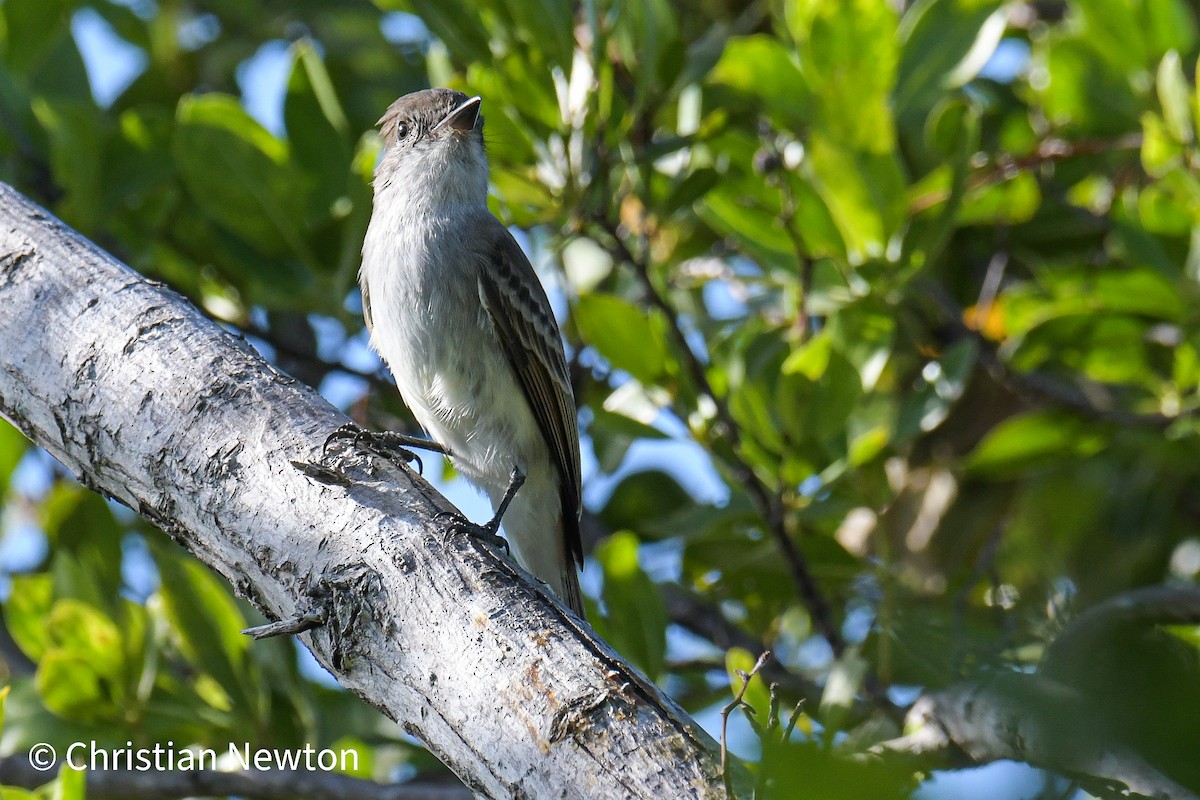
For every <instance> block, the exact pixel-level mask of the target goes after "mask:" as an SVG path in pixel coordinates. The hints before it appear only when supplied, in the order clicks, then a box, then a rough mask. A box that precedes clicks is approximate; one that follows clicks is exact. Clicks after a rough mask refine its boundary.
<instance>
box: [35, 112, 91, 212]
mask: <svg viewBox="0 0 1200 800" xmlns="http://www.w3.org/2000/svg"><path fill="white" fill-rule="evenodd" d="M33 111H34V115H35V116H36V117H37V120H38V122H40V123H41V124H42V126H43V127H44V128H45V129H46V131H47V132H48V133H49V134H50V162H51V167H52V168H53V170H54V174H55V176H56V178H57V180H58V181H59V183H60V184H61V185H62V188H63V189H64V190H65V191H66V196H65V197H64V198H63V200H62V202H61V203H59V205H58V207H57V209H56V210H57V211H58V213H59V215H60V216H62V218H63V220H64V221H66V222H67V223H69V224H71V225H72V226H74V227H76V228H79V229H80V230H81V231H83V232H85V233H87V232H90V231H92V230H93V229H94V228H95V227H96V226H97V225H98V224H99V222H100V221H101V220H102V219H103V218H104V216H105V214H106V213H107V212H108V209H106V208H104V207H103V206H102V204H101V202H100V198H101V194H102V191H103V185H102V184H103V176H104V173H103V165H104V161H103V157H104V147H105V142H106V141H107V139H108V126H107V125H105V124H104V119H103V118H102V117H101V116H100V114H99V113H98V112H97V111H96V107H95V105H94V104H93V103H92V102H91V101H90V99H89V100H88V101H71V102H68V101H59V102H55V103H51V102H48V101H46V100H44V99H40V98H39V99H37V100H35V101H34V103H33Z"/></svg>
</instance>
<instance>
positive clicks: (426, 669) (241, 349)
mask: <svg viewBox="0 0 1200 800" xmlns="http://www.w3.org/2000/svg"><path fill="white" fill-rule="evenodd" d="M0 354H2V355H0V414H3V416H4V417H6V418H7V419H8V420H10V421H11V422H12V423H13V424H15V425H16V426H17V427H18V428H20V429H21V430H22V431H23V432H24V433H25V434H26V435H27V436H28V437H29V438H30V439H32V440H33V441H34V442H36V443H37V444H39V445H41V446H42V447H44V448H46V449H47V450H48V451H50V453H52V454H53V455H54V456H55V457H56V458H57V459H58V460H59V461H61V462H62V463H63V465H64V466H66V467H67V468H68V469H70V470H71V471H72V472H73V473H74V474H75V475H77V476H78V477H79V480H80V481H81V482H83V483H84V484H85V485H87V486H89V487H91V488H93V489H95V490H96V491H99V492H102V493H104V494H105V495H108V496H110V497H113V498H116V499H117V500H119V501H120V502H122V503H125V504H126V505H128V506H130V507H131V508H133V509H135V510H137V511H138V512H139V513H140V514H142V515H143V516H144V517H146V518H147V519H148V520H150V521H151V522H152V523H153V524H154V525H156V526H157V527H159V528H162V529H163V530H164V531H166V532H167V533H169V534H170V535H171V536H172V537H174V538H175V539H176V540H177V541H179V542H180V543H182V544H183V545H184V546H185V547H187V548H188V549H189V550H190V551H191V552H193V553H194V554H195V555H196V556H197V557H198V558H200V559H201V560H202V561H204V562H205V563H207V564H208V565H209V566H211V567H212V568H214V569H215V570H217V571H218V572H220V573H221V574H222V575H223V576H224V577H225V578H226V579H227V580H229V582H230V583H231V584H233V586H234V588H235V589H236V591H237V592H238V593H239V594H240V595H242V596H244V597H247V598H249V599H250V600H251V601H252V602H253V603H254V604H255V605H256V606H258V607H259V608H260V609H261V610H262V611H263V612H264V613H265V614H266V615H267V616H269V617H271V618H275V619H286V618H290V617H296V616H300V615H303V614H309V613H323V614H324V615H325V619H326V620H327V621H326V624H325V625H323V626H321V627H319V628H316V629H315V630H313V631H311V632H308V633H305V634H303V635H302V636H301V639H302V641H304V643H305V644H306V645H307V646H308V647H309V649H310V650H312V652H313V654H314V655H315V656H316V657H317V659H318V660H319V661H320V662H321V663H322V664H324V665H325V667H326V668H327V669H329V670H330V671H331V672H332V673H333V674H334V675H335V676H336V677H337V679H338V680H339V681H340V682H341V684H342V685H343V686H345V687H347V688H348V689H350V690H351V691H353V692H355V693H356V694H357V695H359V696H360V697H362V698H363V699H364V700H366V701H367V702H369V703H370V704H371V705H373V706H375V707H376V708H378V709H380V710H381V711H383V712H384V713H385V714H387V715H388V716H389V717H391V718H393V719H395V720H396V721H398V722H399V723H400V724H401V725H402V726H403V728H404V729H405V730H406V731H408V732H409V733H411V734H412V735H413V736H415V737H417V738H418V739H419V740H421V741H422V742H423V743H424V744H425V745H426V746H427V747H428V748H429V749H430V750H431V751H432V752H433V753H434V754H435V755H437V757H438V758H440V759H441V760H442V761H443V762H445V763H446V764H447V765H448V766H449V767H450V768H451V769H452V770H454V772H455V773H456V774H457V775H458V776H459V777H460V778H461V779H462V780H463V782H464V783H465V784H466V785H467V786H468V787H470V788H471V789H472V790H474V791H475V792H476V793H478V794H479V795H482V796H487V797H495V798H508V797H514V798H515V797H535V798H541V797H546V798H549V797H555V798H558V797H606V798H607V797H646V798H664V797H670V798H682V797H696V798H709V797H721V796H723V794H724V793H723V791H722V789H721V785H720V784H721V781H720V778H719V776H718V774H717V773H718V765H717V761H716V759H715V758H714V750H715V745H714V743H713V742H712V740H711V739H710V738H709V737H708V736H706V735H705V734H704V733H703V732H702V731H701V730H700V729H699V728H698V726H696V725H695V723H693V722H692V721H691V720H690V719H689V718H688V717H687V715H686V714H685V713H684V712H683V711H682V710H681V709H679V708H678V706H676V705H675V704H674V703H673V702H672V701H671V700H670V699H669V698H667V697H665V696H664V695H663V694H662V693H661V692H660V691H659V690H658V689H657V687H655V686H654V685H653V684H651V683H650V682H649V681H647V680H646V679H645V678H643V677H642V676H640V675H639V674H637V673H636V672H635V671H634V670H633V669H632V668H631V667H629V666H628V665H626V664H625V663H624V662H623V661H622V660H621V659H620V657H619V656H618V655H617V654H616V653H615V652H614V651H613V650H612V649H611V648H610V647H609V646H608V645H607V644H605V643H604V642H603V641H601V640H600V639H599V638H597V637H596V635H595V634H594V633H593V632H592V631H591V629H590V628H588V627H587V626H586V625H583V624H581V623H580V622H579V621H578V620H576V619H575V618H574V617H573V616H571V615H570V614H568V613H567V612H566V611H564V610H563V607H562V606H561V605H560V604H559V603H558V602H557V601H555V600H553V599H549V598H548V597H547V594H546V593H545V592H543V591H542V590H540V589H538V588H537V587H535V586H534V585H533V584H532V583H531V582H530V580H529V578H528V577H527V576H526V575H525V574H524V573H523V572H521V571H520V570H519V569H518V568H516V567H515V566H514V565H513V564H512V563H511V562H510V561H509V560H508V559H507V558H505V557H504V556H503V555H500V554H497V553H494V552H492V551H491V550H489V549H488V548H487V547H486V546H484V545H482V544H479V543H478V542H477V541H476V540H474V539H472V538H470V537H467V536H465V535H463V534H459V533H446V532H445V530H446V527H447V522H446V517H445V516H444V513H445V512H447V511H450V510H451V508H450V506H449V505H448V504H447V503H446V501H445V500H444V499H443V498H441V497H440V495H438V494H437V493H436V492H435V491H434V490H433V489H432V488H431V487H429V485H428V484H426V483H425V482H424V481H422V480H421V479H420V478H419V477H417V476H416V475H415V474H413V473H412V472H411V471H409V470H407V469H401V468H398V467H394V466H392V465H390V464H386V463H382V462H379V461H377V460H368V459H363V458H361V457H359V456H357V455H354V454H353V453H350V452H348V451H346V450H345V449H341V450H338V451H337V452H336V458H335V459H334V462H335V463H328V462H324V461H323V460H322V454H321V445H322V443H323V441H324V440H325V437H326V436H327V435H328V434H329V433H330V432H331V431H333V430H334V429H335V428H337V427H338V426H340V425H342V424H344V423H345V422H347V421H348V420H347V419H346V417H344V416H343V415H342V414H341V413H340V412H338V411H337V410H336V409H334V408H333V407H332V406H330V405H329V404H328V403H326V402H325V401H324V400H323V399H322V398H320V397H319V396H318V395H317V394H316V393H315V392H313V391H312V390H310V389H308V388H307V387H305V386H303V385H300V384H298V383H297V382H296V381H295V380H293V379H292V378H290V377H288V376H287V375H284V374H282V373H280V372H279V371H277V370H276V369H274V368H273V367H271V366H270V365H269V364H267V363H266V362H264V361H263V360H262V359H261V358H259V357H258V356H257V355H256V354H255V353H254V352H253V350H252V349H251V348H250V347H249V346H248V345H247V344H246V343H245V342H244V341H243V340H240V339H238V338H237V337H235V336H234V335H232V334H230V333H228V332H227V331H224V330H222V329H221V328H219V327H218V326H216V325H213V324H212V323H211V322H209V321H208V320H206V319H205V318H204V317H203V316H202V315H201V314H200V312H199V311H197V310H196V309H195V308H194V307H193V306H191V305H190V304H189V303H188V302H187V301H185V300H184V299H182V298H181V297H179V296H178V295H176V294H175V293H173V292H171V291H170V290H168V289H166V288H164V287H163V286H161V285H158V284H155V283H153V282H151V281H148V280H146V279H144V278H141V277H140V276H138V275H136V274H135V273H133V272H131V271H130V270H129V269H128V268H127V267H125V266H123V265H122V264H120V263H118V262H117V261H116V260H115V259H113V258H112V257H111V256H108V255H107V254H105V253H103V252H101V251H99V250H98V249H96V248H95V247H94V246H93V245H92V244H90V243H89V242H87V241H86V240H85V239H83V238H82V237H81V236H79V235H78V234H77V233H75V232H73V231H71V230H70V229H69V228H67V227H66V226H65V225H63V224H62V223H61V222H59V221H58V220H56V219H55V218H53V217H52V216H51V215H50V214H48V213H47V212H46V211H44V210H42V209H40V208H39V207H37V206H36V205H34V204H32V203H31V202H29V201H28V200H26V199H25V198H23V197H22V196H21V195H20V194H18V193H17V192H16V191H14V190H13V189H12V188H10V187H8V186H5V185H3V184H0ZM319 464H326V466H336V467H337V473H330V472H325V471H323V469H322V468H321V467H316V466H312V465H319ZM305 465H310V466H305ZM338 474H340V475H344V476H345V477H348V478H350V481H349V482H347V481H343V480H339V479H337V478H336V477H333V478H331V476H336V475H338ZM439 515H441V516H439Z"/></svg>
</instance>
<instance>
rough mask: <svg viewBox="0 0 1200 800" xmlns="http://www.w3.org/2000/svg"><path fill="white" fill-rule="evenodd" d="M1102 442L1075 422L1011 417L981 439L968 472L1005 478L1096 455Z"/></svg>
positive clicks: (1044, 415) (1038, 415) (1061, 417)
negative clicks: (1057, 462) (1054, 463)
mask: <svg viewBox="0 0 1200 800" xmlns="http://www.w3.org/2000/svg"><path fill="white" fill-rule="evenodd" d="M1103 447H1104V439H1103V438H1102V437H1100V436H1099V435H1097V434H1095V433H1093V432H1090V431H1088V430H1087V429H1086V428H1085V427H1084V425H1083V424H1082V423H1081V422H1080V421H1079V419H1078V418H1076V417H1072V416H1069V415H1065V414H1054V413H1049V412H1032V413H1029V414H1023V415H1021V416H1017V417H1012V418H1010V419H1007V420H1005V421H1004V422H1002V423H1000V424H999V425H997V426H996V427H995V428H993V429H992V430H991V432H989V433H988V435H987V436H986V437H984V439H983V441H981V442H980V443H979V444H978V445H977V446H976V447H975V449H974V450H973V451H972V452H971V455H970V457H969V458H968V459H967V463H966V466H967V469H968V470H969V471H970V472H972V473H974V474H976V475H980V476H985V477H1005V476H1009V475H1015V474H1017V473H1019V472H1020V471H1022V470H1025V469H1029V468H1032V467H1035V466H1037V465H1039V464H1043V463H1046V462H1049V461H1053V460H1056V459H1064V458H1073V457H1075V456H1080V455H1089V454H1093V453H1096V452H1099V451H1100V450H1101V449H1102V448H1103Z"/></svg>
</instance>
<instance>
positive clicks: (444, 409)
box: [359, 89, 584, 618]
mask: <svg viewBox="0 0 1200 800" xmlns="http://www.w3.org/2000/svg"><path fill="white" fill-rule="evenodd" d="M479 109H480V98H478V97H471V98H468V97H467V96H466V95H464V94H463V93H462V92H455V91H451V90H449V89H428V90H425V91H420V92H413V93H412V94H408V95H405V96H404V97H401V98H400V99H399V100H397V101H396V102H394V103H392V105H391V106H390V107H389V108H388V110H387V113H386V114H384V115H383V118H382V119H380V120H379V128H380V133H381V135H382V137H383V143H384V147H385V149H384V153H383V158H382V159H381V160H380V162H379V165H378V167H376V169H375V182H374V189H375V203H374V207H373V209H372V212H371V223H370V226H369V227H368V228H367V235H366V240H365V241H364V242H363V251H362V256H363V258H362V269H361V270H360V272H359V282H360V284H361V285H362V297H363V314H364V316H365V317H366V321H367V328H368V329H369V330H370V333H371V345H372V347H374V349H375V350H376V351H377V352H378V353H379V355H380V356H381V357H382V358H383V360H384V361H385V362H386V363H387V365H388V367H389V368H390V369H391V371H392V375H394V376H395V379H396V385H397V387H398V388H399V389H400V394H401V396H402V397H403V398H404V402H405V403H407V404H408V407H409V408H410V409H411V410H412V412H413V415H414V416H415V417H416V418H417V421H418V422H419V423H420V424H421V426H422V427H423V428H424V429H425V431H426V433H428V434H429V436H430V437H432V439H433V440H434V441H435V442H437V443H438V444H440V445H441V449H444V451H445V452H446V454H447V455H448V456H449V458H450V460H451V462H452V463H453V464H454V466H455V468H456V469H457V470H458V471H459V472H460V473H461V474H462V475H463V476H464V477H466V478H467V480H468V481H470V482H471V483H472V484H474V485H475V486H476V487H477V488H479V489H480V490H481V491H483V492H484V493H486V494H487V496H488V498H489V499H490V500H491V503H492V507H493V509H494V510H495V511H496V518H495V519H494V520H493V528H492V530H491V533H495V530H494V524H495V523H498V522H499V521H500V518H501V516H503V526H504V531H505V533H506V535H507V538H508V541H509V543H510V545H511V547H512V552H513V555H514V556H516V559H517V561H518V562H520V564H521V565H522V566H524V567H525V569H527V570H528V571H529V572H531V573H532V574H533V575H534V576H536V577H537V578H539V579H540V580H542V581H544V582H545V583H546V584H548V585H549V586H550V588H551V589H552V590H553V591H554V592H555V594H557V595H558V596H559V597H561V598H562V599H563V600H564V601H565V602H566V603H567V605H569V606H570V607H571V609H572V610H574V612H575V613H576V614H578V615H579V616H580V617H581V618H582V617H583V615H584V612H583V602H582V599H581V597H580V594H579V578H578V575H577V573H576V564H581V563H582V560H583V552H582V544H581V542H580V538H579V514H580V508H581V501H580V477H579V431H578V427H577V423H576V414H575V401H574V397H573V395H572V392H571V384H570V380H569V377H568V373H567V362H566V357H565V356H564V354H563V346H562V339H561V336H560V333H559V329H558V325H557V323H556V322H555V321H554V315H553V313H552V312H551V309H550V303H549V301H548V300H547V299H546V293H545V291H544V290H543V288H542V286H541V284H540V283H539V282H538V278H537V274H536V273H535V272H534V270H533V267H532V266H530V264H529V259H527V258H526V257H525V254H524V253H523V252H522V251H521V248H520V246H519V245H518V244H517V242H516V240H515V239H513V237H512V234H510V233H509V232H508V230H507V229H506V228H505V227H504V225H503V224H501V223H500V221H499V220H498V219H496V218H495V217H494V216H492V214H491V212H489V211H488V207H487V190H488V162H487V156H486V155H485V154H484V147H483V117H482V116H481V115H480V113H479ZM522 479H523V482H522ZM514 488H515V489H516V493H515V495H514V494H512V491H513V490H514ZM508 501H511V502H508ZM506 503H507V507H506Z"/></svg>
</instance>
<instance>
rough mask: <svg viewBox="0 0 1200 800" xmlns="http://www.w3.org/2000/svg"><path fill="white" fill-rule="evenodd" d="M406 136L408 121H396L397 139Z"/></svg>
mask: <svg viewBox="0 0 1200 800" xmlns="http://www.w3.org/2000/svg"><path fill="white" fill-rule="evenodd" d="M405 136H408V123H406V122H397V123H396V139H397V140H399V139H403V138H404V137H405Z"/></svg>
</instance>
